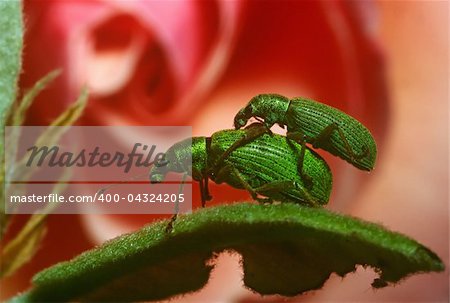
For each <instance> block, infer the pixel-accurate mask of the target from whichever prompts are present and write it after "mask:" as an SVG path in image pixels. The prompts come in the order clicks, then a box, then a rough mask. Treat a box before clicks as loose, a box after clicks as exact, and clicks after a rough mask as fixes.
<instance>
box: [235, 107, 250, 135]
mask: <svg viewBox="0 0 450 303" xmlns="http://www.w3.org/2000/svg"><path fill="white" fill-rule="evenodd" d="M251 116H252V109H251V106H250V104H249V105H247V106H246V107H244V108H243V109H241V110H240V111H239V112H238V113H237V115H236V116H235V117H234V128H235V129H240V128H241V127H244V126H245V124H247V121H248V119H250V117H251Z"/></svg>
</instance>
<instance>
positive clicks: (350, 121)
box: [234, 94, 377, 175]
mask: <svg viewBox="0 0 450 303" xmlns="http://www.w3.org/2000/svg"><path fill="white" fill-rule="evenodd" d="M251 117H254V118H255V119H257V120H258V121H260V122H261V123H264V125H266V127H267V128H268V129H270V128H271V127H272V126H273V125H274V124H275V123H276V124H278V125H280V126H281V127H283V128H284V127H287V134H286V136H287V137H288V138H290V139H293V140H295V141H296V142H299V143H300V144H302V146H303V148H304V146H305V143H310V144H311V145H312V146H313V147H314V148H321V149H323V150H326V151H328V152H330V153H331V154H333V155H335V156H338V157H340V158H342V159H344V160H346V161H347V162H349V163H350V164H352V165H353V166H355V167H357V168H359V169H361V170H366V171H370V170H372V169H373V168H374V165H375V160H376V156H377V146H376V144H375V140H374V138H373V136H372V134H371V133H370V131H369V130H368V129H367V128H366V127H365V126H364V125H362V124H361V123H360V122H358V121H357V120H356V119H354V118H353V117H351V116H349V115H347V114H345V113H344V112H342V111H340V110H338V109H336V108H334V107H331V106H328V105H325V104H322V103H319V102H316V101H314V100H311V99H306V98H294V99H291V100H290V99H288V98H286V97H284V96H281V95H277V94H261V95H258V96H256V97H254V98H252V99H251V100H250V102H249V103H248V104H247V106H245V107H244V108H242V109H241V110H240V111H239V112H238V113H237V115H236V116H235V118H234V127H235V129H239V128H241V127H243V126H245V125H246V124H247V121H248V120H249V119H250V118H251ZM299 160H300V161H299V163H298V165H299V171H300V173H301V174H303V173H305V172H304V171H302V165H303V164H302V159H301V158H300V159H299ZM306 175H307V174H306Z"/></svg>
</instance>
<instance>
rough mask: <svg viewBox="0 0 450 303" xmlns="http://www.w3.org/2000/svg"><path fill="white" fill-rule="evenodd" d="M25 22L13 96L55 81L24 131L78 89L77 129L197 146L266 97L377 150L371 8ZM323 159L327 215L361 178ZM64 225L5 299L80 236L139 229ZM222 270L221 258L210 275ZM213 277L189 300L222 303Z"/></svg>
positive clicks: (73, 8) (60, 13)
mask: <svg viewBox="0 0 450 303" xmlns="http://www.w3.org/2000/svg"><path fill="white" fill-rule="evenodd" d="M25 11H26V21H27V27H28V31H27V36H26V41H25V45H26V48H25V62H24V74H23V76H22V79H21V86H22V87H29V86H31V85H32V84H33V83H34V82H35V81H36V80H37V79H39V78H40V77H41V76H42V75H43V74H45V73H46V72H48V71H50V70H52V69H54V68H57V67H62V68H63V69H64V73H63V76H62V77H60V78H59V79H58V81H57V83H55V84H54V85H53V86H52V87H51V88H50V89H48V90H47V91H46V92H45V94H43V95H42V96H41V97H39V100H37V102H36V104H34V106H33V108H32V113H33V114H32V116H31V117H30V119H29V123H30V124H47V123H49V122H50V121H51V120H52V118H53V117H55V116H56V115H57V114H58V113H60V112H61V111H62V110H63V108H65V107H66V106H67V104H68V103H69V102H72V101H73V100H74V99H75V97H76V96H77V94H78V92H79V90H80V88H81V87H82V86H83V85H85V84H87V86H88V87H89V88H90V91H91V100H90V102H89V107H88V109H87V111H86V114H85V116H84V118H83V120H82V121H81V123H82V124H86V125H183V124H185V125H192V126H193V132H194V135H209V134H211V133H212V132H214V131H216V130H218V129H223V128H230V127H231V124H232V118H233V117H234V114H235V113H236V112H237V110H238V109H239V108H240V107H242V106H243V105H244V104H245V103H246V102H247V101H248V100H249V99H250V98H251V97H252V96H254V95H256V94H258V93H266V92H276V93H280V94H284V95H286V96H289V97H294V96H308V97H311V98H314V99H317V100H320V101H321V102H324V103H328V104H330V105H333V106H335V107H338V108H340V109H342V110H344V111H346V112H347V113H349V114H350V115H352V116H354V117H356V118H357V119H358V120H360V121H361V122H363V123H364V124H365V125H366V126H367V127H368V128H369V129H370V130H371V131H372V132H373V134H374V136H375V137H376V139H377V142H378V143H382V142H383V141H382V139H383V135H384V132H385V130H386V126H387V119H388V116H389V113H388V102H387V89H386V80H385V74H384V60H383V56H382V54H381V52H380V49H379V47H378V42H377V37H376V25H377V16H376V10H375V8H374V7H373V6H372V3H371V2H356V1H350V2H347V1H283V2H280V1H245V2H244V1H243V2H241V1H167V2H166V1H108V2H107V1H89V2H88V1H26V2H25ZM382 147H383V146H382V144H380V152H381V155H382V150H383V148H382ZM323 155H324V156H325V157H326V159H327V160H329V161H330V162H331V165H332V169H333V173H334V175H335V188H337V190H334V192H333V198H332V202H331V207H332V208H335V209H344V208H347V207H348V206H349V205H348V203H351V202H352V199H350V198H351V197H353V196H354V194H355V193H356V191H357V189H358V187H359V185H360V184H362V183H363V182H364V181H365V180H368V175H367V174H365V173H362V172H359V171H357V170H356V169H355V168H353V167H351V166H349V165H347V164H346V163H342V161H337V160H336V159H335V158H334V157H330V156H329V155H326V154H323ZM381 158H382V157H380V159H381ZM195 189H196V187H194V192H196V191H195ZM212 193H213V196H214V201H213V202H214V203H222V202H227V201H235V200H238V199H242V198H245V197H248V195H247V194H246V193H245V192H243V191H238V190H233V189H230V188H229V187H228V186H214V185H213V186H212ZM196 200H198V194H197V193H194V201H196ZM73 221H74V222H76V223H75V224H74V227H75V230H71V231H69V230H66V229H64V230H63V231H62V232H59V233H55V232H53V233H52V232H50V233H49V235H48V237H47V239H46V242H45V243H44V246H43V248H42V250H41V253H40V254H39V255H38V256H37V257H36V259H35V260H34V262H33V263H31V264H30V265H29V266H28V269H27V268H25V269H24V270H23V271H22V272H23V273H24V274H23V275H20V277H18V278H15V279H16V280H15V281H19V282H17V283H20V284H17V285H16V287H15V288H14V291H16V290H17V289H23V288H24V287H25V286H26V283H27V282H26V281H29V279H30V275H31V273H33V272H35V271H37V270H39V269H41V268H42V267H45V266H48V265H50V264H52V263H54V262H56V261H59V260H63V259H68V258H70V257H71V256H72V255H74V254H76V253H78V252H79V251H80V250H81V248H82V247H85V246H86V244H85V243H88V241H87V239H86V232H87V234H88V235H89V237H90V238H91V239H95V240H96V241H102V240H104V239H106V238H109V237H111V236H113V235H117V234H118V233H121V232H124V231H126V230H130V229H135V228H137V227H138V226H140V225H142V224H143V223H144V222H148V221H149V218H148V217H147V216H142V217H140V216H115V217H112V216H103V217H102V216H83V217H82V221H83V223H80V222H79V221H78V219H74V220H73ZM63 222H64V220H60V219H58V216H52V218H50V228H53V229H58V228H63V227H64V225H63ZM82 226H87V230H86V232H84V231H83V230H82ZM67 238H70V239H71V241H75V242H76V241H77V240H78V239H79V242H80V243H83V244H82V245H79V246H77V248H76V249H73V250H72V251H67V252H66V253H64V254H59V252H56V251H55V245H56V243H60V241H62V239H67ZM227 262H231V261H229V259H228V261H227V258H224V260H223V263H222V264H227ZM228 264H230V263H228ZM221 268H224V269H223V270H224V271H225V272H226V271H227V266H225V267H224V266H222V267H221ZM22 272H21V273H22ZM216 274H217V276H218V277H219V278H216V279H215V281H216V283H215V284H213V285H212V286H211V287H209V288H207V289H206V290H205V291H204V292H202V293H201V294H199V296H200V297H199V298H202V299H203V300H206V299H205V298H209V299H211V298H217V297H214V296H215V295H214V294H217V293H218V290H219V289H220V288H223V285H230V289H229V291H228V292H227V293H226V294H224V293H223V292H222V295H223V296H228V298H229V296H230V294H231V293H232V289H233V287H232V286H231V285H239V283H240V281H234V280H233V283H234V284H229V283H231V282H230V281H226V280H227V279H235V278H233V277H231V276H227V275H225V274H222V275H220V270H217V271H216ZM12 283H13V282H11V283H9V287H12V286H11V285H12ZM14 291H13V290H11V292H12V293H13V292H14ZM194 301H195V299H194Z"/></svg>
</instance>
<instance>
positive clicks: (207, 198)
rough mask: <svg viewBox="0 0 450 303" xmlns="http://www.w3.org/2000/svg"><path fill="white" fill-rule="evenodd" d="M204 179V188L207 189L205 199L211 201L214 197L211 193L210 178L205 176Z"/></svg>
mask: <svg viewBox="0 0 450 303" xmlns="http://www.w3.org/2000/svg"><path fill="white" fill-rule="evenodd" d="M203 181H204V182H205V184H204V189H205V199H206V201H209V200H211V199H212V197H211V195H210V194H209V178H208V177H205V178H204V179H203Z"/></svg>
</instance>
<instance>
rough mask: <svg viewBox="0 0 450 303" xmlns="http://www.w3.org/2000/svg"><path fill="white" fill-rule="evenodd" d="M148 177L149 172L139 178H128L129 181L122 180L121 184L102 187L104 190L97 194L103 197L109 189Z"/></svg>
mask: <svg viewBox="0 0 450 303" xmlns="http://www.w3.org/2000/svg"><path fill="white" fill-rule="evenodd" d="M154 163H155V161H152V162H150V164H149V166H148V167H151V166H152V165H153V164H154ZM146 176H148V172H146V173H143V174H139V175H137V176H133V177H131V178H128V179H125V180H122V181H120V182H119V183H115V184H111V185H108V186H105V187H102V188H100V189H99V190H98V191H97V193H96V194H97V195H102V194H104V193H105V192H106V191H107V190H109V189H111V188H113V187H116V186H119V185H123V184H126V183H128V182H130V181H134V180H139V179H141V178H143V177H146Z"/></svg>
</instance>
